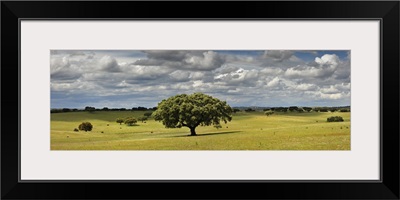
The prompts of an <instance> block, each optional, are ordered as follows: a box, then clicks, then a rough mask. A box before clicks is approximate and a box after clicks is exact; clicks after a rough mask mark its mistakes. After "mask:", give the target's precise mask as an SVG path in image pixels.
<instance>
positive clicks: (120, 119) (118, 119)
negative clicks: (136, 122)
mask: <svg viewBox="0 0 400 200" xmlns="http://www.w3.org/2000/svg"><path fill="white" fill-rule="evenodd" d="M115 121H116V122H117V123H119V125H121V124H122V123H123V122H124V121H125V120H123V119H122V118H117V119H116V120H115Z"/></svg>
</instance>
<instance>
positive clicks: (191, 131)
mask: <svg viewBox="0 0 400 200" xmlns="http://www.w3.org/2000/svg"><path fill="white" fill-rule="evenodd" d="M189 128H190V136H196V135H197V134H196V130H195V129H196V127H189Z"/></svg>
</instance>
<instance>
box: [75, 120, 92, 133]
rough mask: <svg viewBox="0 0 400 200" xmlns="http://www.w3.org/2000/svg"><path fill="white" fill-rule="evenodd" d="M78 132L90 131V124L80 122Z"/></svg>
mask: <svg viewBox="0 0 400 200" xmlns="http://www.w3.org/2000/svg"><path fill="white" fill-rule="evenodd" d="M78 128H79V130H81V131H85V132H87V131H91V130H92V129H93V125H92V124H91V123H90V122H82V124H79V127H78Z"/></svg>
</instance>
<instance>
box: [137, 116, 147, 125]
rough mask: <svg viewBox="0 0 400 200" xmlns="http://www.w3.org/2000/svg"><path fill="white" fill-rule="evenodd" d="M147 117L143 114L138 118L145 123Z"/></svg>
mask: <svg viewBox="0 0 400 200" xmlns="http://www.w3.org/2000/svg"><path fill="white" fill-rule="evenodd" d="M147 119H148V118H147V117H145V116H143V117H138V120H139V121H141V122H142V123H143V122H144V121H146V120H147Z"/></svg>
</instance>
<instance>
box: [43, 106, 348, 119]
mask: <svg viewBox="0 0 400 200" xmlns="http://www.w3.org/2000/svg"><path fill="white" fill-rule="evenodd" d="M155 110H157V107H151V108H146V107H143V106H138V107H133V108H131V109H127V108H108V107H103V108H95V107H92V106H86V107H85V108H84V109H77V108H57V109H51V110H50V112H51V113H64V112H84V111H86V112H94V111H155ZM257 110H261V109H260V108H258V109H256V108H254V107H241V109H239V108H233V113H237V112H242V111H244V112H256V111H257ZM262 111H264V112H265V111H275V112H299V113H302V112H350V106H342V107H306V106H304V107H301V106H288V107H270V108H264V109H262ZM147 117H149V116H147Z"/></svg>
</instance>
